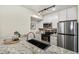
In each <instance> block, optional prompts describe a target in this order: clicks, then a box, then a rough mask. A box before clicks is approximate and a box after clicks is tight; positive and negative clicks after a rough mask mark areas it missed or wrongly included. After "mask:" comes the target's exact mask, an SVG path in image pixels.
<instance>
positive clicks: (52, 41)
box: [50, 35, 57, 45]
mask: <svg viewBox="0 0 79 59" xmlns="http://www.w3.org/2000/svg"><path fill="white" fill-rule="evenodd" d="M50 44H51V45H57V37H56V36H52V35H51V37H50Z"/></svg>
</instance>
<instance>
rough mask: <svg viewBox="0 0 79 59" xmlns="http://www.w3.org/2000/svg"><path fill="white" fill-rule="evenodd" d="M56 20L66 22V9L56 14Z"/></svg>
mask: <svg viewBox="0 0 79 59" xmlns="http://www.w3.org/2000/svg"><path fill="white" fill-rule="evenodd" d="M58 19H59V21H65V20H66V9H65V10H62V11H59V12H58Z"/></svg>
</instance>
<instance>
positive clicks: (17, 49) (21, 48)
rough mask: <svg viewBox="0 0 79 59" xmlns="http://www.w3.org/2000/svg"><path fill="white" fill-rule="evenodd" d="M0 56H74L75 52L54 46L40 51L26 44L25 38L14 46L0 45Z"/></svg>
mask: <svg viewBox="0 0 79 59" xmlns="http://www.w3.org/2000/svg"><path fill="white" fill-rule="evenodd" d="M0 54H75V52H72V51H69V50H67V49H64V48H60V47H57V46H54V45H52V46H50V47H48V48H47V49H46V50H41V49H40V48H38V47H36V46H34V45H32V44H30V43H29V42H27V41H26V39H25V38H21V39H20V42H18V43H16V44H9V45H5V44H0Z"/></svg>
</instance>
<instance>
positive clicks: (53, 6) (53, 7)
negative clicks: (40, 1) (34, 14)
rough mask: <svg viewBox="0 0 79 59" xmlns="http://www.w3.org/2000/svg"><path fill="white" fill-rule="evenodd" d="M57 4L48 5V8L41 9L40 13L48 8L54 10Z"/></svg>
mask: <svg viewBox="0 0 79 59" xmlns="http://www.w3.org/2000/svg"><path fill="white" fill-rule="evenodd" d="M55 6H56V5H52V6H50V7H48V8H44V9H43V10H40V11H39V13H40V12H43V11H46V10H48V9H50V8H52V10H53V11H55Z"/></svg>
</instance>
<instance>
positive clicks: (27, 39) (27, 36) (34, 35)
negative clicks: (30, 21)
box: [27, 32, 35, 40]
mask: <svg viewBox="0 0 79 59" xmlns="http://www.w3.org/2000/svg"><path fill="white" fill-rule="evenodd" d="M29 34H33V37H34V38H35V34H34V33H33V32H29V33H27V40H28V36H29Z"/></svg>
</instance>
